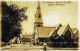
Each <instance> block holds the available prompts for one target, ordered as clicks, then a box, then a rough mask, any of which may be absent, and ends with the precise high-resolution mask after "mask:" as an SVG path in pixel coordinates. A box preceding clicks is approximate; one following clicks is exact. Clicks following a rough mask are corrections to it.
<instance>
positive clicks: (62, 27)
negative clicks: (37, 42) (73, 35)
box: [57, 25, 67, 36]
mask: <svg viewBox="0 0 80 51" xmlns="http://www.w3.org/2000/svg"><path fill="white" fill-rule="evenodd" d="M66 27H67V25H65V26H61V27H60V29H59V30H58V32H57V34H58V35H59V36H61V35H62V34H63V32H64V31H65V29H66Z"/></svg>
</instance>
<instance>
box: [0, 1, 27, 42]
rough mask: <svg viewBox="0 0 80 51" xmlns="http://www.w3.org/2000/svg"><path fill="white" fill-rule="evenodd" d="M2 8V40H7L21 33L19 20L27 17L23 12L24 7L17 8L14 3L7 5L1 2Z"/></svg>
mask: <svg viewBox="0 0 80 51" xmlns="http://www.w3.org/2000/svg"><path fill="white" fill-rule="evenodd" d="M1 8H2V41H3V42H9V41H10V40H11V39H12V38H13V37H16V36H19V35H20V33H21V24H20V22H22V21H24V20H26V19H27V15H25V12H26V10H27V8H26V7H24V8H19V7H18V6H17V5H16V4H11V5H8V4H7V3H6V2H4V1H2V2H1Z"/></svg>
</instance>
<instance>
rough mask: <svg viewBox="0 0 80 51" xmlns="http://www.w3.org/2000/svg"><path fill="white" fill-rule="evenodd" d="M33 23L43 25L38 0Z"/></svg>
mask: <svg viewBox="0 0 80 51" xmlns="http://www.w3.org/2000/svg"><path fill="white" fill-rule="evenodd" d="M35 19H36V21H35V23H36V25H37V26H43V21H42V14H41V8H40V3H39V2H38V6H37V11H36V14H35Z"/></svg>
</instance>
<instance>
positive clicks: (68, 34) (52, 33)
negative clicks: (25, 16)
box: [34, 2, 78, 47]
mask: <svg viewBox="0 0 80 51" xmlns="http://www.w3.org/2000/svg"><path fill="white" fill-rule="evenodd" d="M35 19H36V21H35V23H34V34H35V36H34V38H35V43H38V45H42V44H43V43H44V42H46V43H47V45H48V46H51V47H78V30H77V28H71V27H70V26H69V24H68V25H64V26H63V25H62V24H58V25H55V26H53V27H47V26H43V19H42V14H41V8H40V3H39V2H38V6H37V11H36V14H35Z"/></svg>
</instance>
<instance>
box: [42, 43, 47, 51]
mask: <svg viewBox="0 0 80 51" xmlns="http://www.w3.org/2000/svg"><path fill="white" fill-rule="evenodd" d="M43 46H44V47H43V50H44V51H46V50H47V44H46V43H44V44H43Z"/></svg>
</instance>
